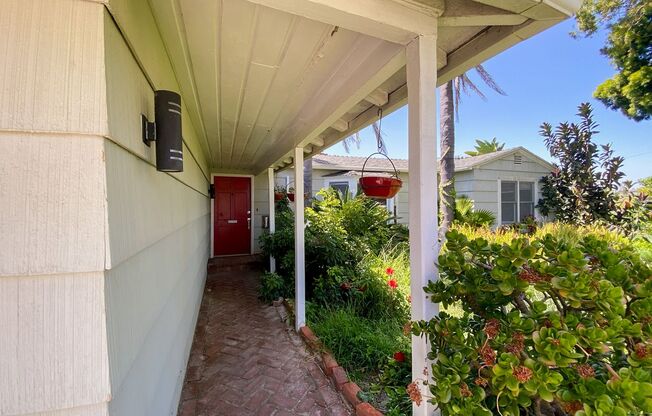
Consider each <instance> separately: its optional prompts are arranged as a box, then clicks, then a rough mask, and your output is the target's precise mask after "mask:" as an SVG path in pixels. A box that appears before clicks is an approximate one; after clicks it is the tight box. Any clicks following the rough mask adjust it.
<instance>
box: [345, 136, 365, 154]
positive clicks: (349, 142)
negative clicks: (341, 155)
mask: <svg viewBox="0 0 652 416" xmlns="http://www.w3.org/2000/svg"><path fill="white" fill-rule="evenodd" d="M360 141H361V138H360V132H357V131H356V132H355V133H353V134H352V135H350V136H349V137H347V138H346V139H344V140H343V141H342V145H343V146H344V151H345V152H346V153H351V146H355V147H357V148H358V149H359V148H360Z"/></svg>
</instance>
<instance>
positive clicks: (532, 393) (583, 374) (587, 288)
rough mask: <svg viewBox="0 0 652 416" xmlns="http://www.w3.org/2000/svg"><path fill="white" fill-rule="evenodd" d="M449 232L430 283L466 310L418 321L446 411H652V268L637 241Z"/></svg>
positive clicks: (436, 298) (435, 297)
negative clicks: (499, 238)
mask: <svg viewBox="0 0 652 416" xmlns="http://www.w3.org/2000/svg"><path fill="white" fill-rule="evenodd" d="M446 242H447V243H446V248H445V250H444V251H443V253H442V254H441V256H440V257H439V267H440V280H439V281H437V282H431V283H430V284H429V285H428V286H427V287H426V288H425V291H426V293H427V294H428V295H429V296H430V298H431V300H432V301H433V302H437V303H441V304H442V305H443V306H444V307H448V306H450V305H453V304H455V305H459V306H461V308H462V310H463V314H461V316H460V315H456V316H451V315H449V314H446V313H445V312H442V313H441V314H440V315H439V316H437V317H436V318H434V319H432V320H430V321H421V322H415V323H414V324H413V331H414V333H415V334H416V335H427V336H428V339H429V340H430V343H431V348H432V353H431V358H433V359H434V364H433V365H432V371H431V375H432V376H431V378H430V380H429V388H430V393H431V399H430V400H431V401H432V402H433V403H434V404H436V405H437V406H438V408H439V409H440V410H441V413H442V415H443V416H449V415H474V416H480V415H486V416H492V415H498V414H500V415H502V416H520V415H549V416H553V415H555V416H559V415H573V416H594V415H596V416H597V415H605V416H606V415H614V416H626V415H643V414H652V296H651V295H652V267H651V265H650V264H648V263H646V262H645V261H643V260H641V258H640V256H639V255H638V253H637V252H636V251H635V250H634V249H632V248H631V247H628V246H625V245H619V246H615V245H614V244H616V243H614V242H607V241H606V239H601V238H598V237H596V236H591V235H589V236H586V237H583V238H581V239H579V242H576V243H574V242H571V241H569V239H561V238H557V237H555V236H552V235H546V236H544V237H539V238H537V239H534V240H530V239H526V238H520V239H515V240H513V241H511V242H510V243H509V244H507V243H505V244H497V243H489V242H488V241H487V240H485V239H482V238H478V239H468V238H467V237H466V236H464V235H463V234H461V233H459V232H456V231H451V232H449V233H448V234H447V240H446Z"/></svg>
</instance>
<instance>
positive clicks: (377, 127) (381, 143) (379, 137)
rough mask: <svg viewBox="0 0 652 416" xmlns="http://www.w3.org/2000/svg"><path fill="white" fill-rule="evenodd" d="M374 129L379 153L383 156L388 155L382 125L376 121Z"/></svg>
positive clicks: (373, 125)
mask: <svg viewBox="0 0 652 416" xmlns="http://www.w3.org/2000/svg"><path fill="white" fill-rule="evenodd" d="M371 127H373V129H374V134H375V135H376V144H377V145H378V151H379V152H380V153H383V154H387V145H386V144H385V139H384V138H383V136H384V134H383V132H382V131H381V130H380V123H378V122H377V121H374V123H373V124H372V125H371Z"/></svg>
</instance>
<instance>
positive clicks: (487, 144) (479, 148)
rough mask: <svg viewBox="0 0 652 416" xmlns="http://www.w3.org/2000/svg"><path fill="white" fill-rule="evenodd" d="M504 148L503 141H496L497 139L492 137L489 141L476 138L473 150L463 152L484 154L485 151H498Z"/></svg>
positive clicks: (472, 154)
mask: <svg viewBox="0 0 652 416" xmlns="http://www.w3.org/2000/svg"><path fill="white" fill-rule="evenodd" d="M504 148H505V143H498V140H497V139H496V138H495V137H494V138H493V139H492V140H491V141H489V140H476V141H475V150H469V151H468V152H464V153H466V154H467V155H469V156H480V155H486V154H487V153H493V152H499V151H501V150H503V149H504Z"/></svg>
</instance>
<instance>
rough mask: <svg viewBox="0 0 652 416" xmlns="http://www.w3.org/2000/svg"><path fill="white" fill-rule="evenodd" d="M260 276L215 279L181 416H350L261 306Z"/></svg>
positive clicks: (293, 337)
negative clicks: (258, 285) (259, 295)
mask: <svg viewBox="0 0 652 416" xmlns="http://www.w3.org/2000/svg"><path fill="white" fill-rule="evenodd" d="M209 270H210V269H209ZM211 271H212V270H211ZM258 276H259V273H258V272H251V271H249V272H229V273H212V274H209V277H208V280H207V281H206V288H205V290H204V298H203V300H202V305H201V309H200V312H199V318H198V322H197V328H196V330H195V339H194V341H193V345H192V351H191V353H190V360H189V362H188V369H187V372H186V379H185V382H184V386H183V391H182V394H181V403H180V405H179V416H213V415H229V416H235V415H263V416H271V415H274V416H280V415H316V416H318V415H338V416H339V415H351V414H352V412H351V410H350V408H349V407H348V406H347V405H346V404H344V401H343V400H342V397H341V396H340V394H339V393H338V392H337V391H336V390H335V388H334V387H333V385H332V384H331V383H330V382H329V380H328V378H327V377H326V376H325V375H324V373H323V372H322V371H321V369H320V367H319V366H318V365H317V358H316V357H315V356H313V355H312V354H310V353H309V352H308V351H307V350H306V348H305V346H304V345H303V343H302V341H301V339H300V338H299V337H298V336H297V334H296V333H294V331H293V330H291V329H290V328H289V327H288V325H286V324H285V323H284V322H283V321H282V319H281V317H280V315H279V313H278V312H277V310H276V308H275V307H273V306H267V305H264V304H262V303H261V302H260V301H259V300H258V299H257V289H256V286H257V282H258Z"/></svg>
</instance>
